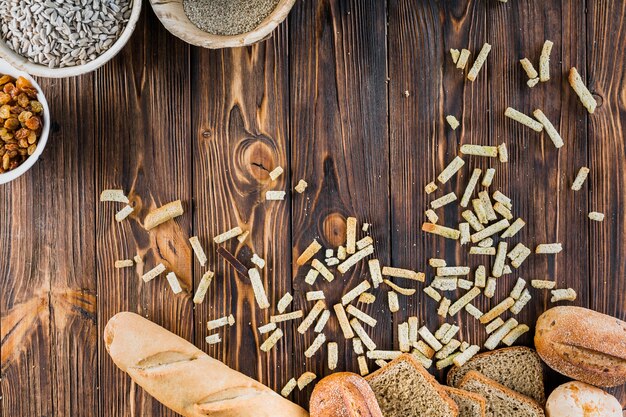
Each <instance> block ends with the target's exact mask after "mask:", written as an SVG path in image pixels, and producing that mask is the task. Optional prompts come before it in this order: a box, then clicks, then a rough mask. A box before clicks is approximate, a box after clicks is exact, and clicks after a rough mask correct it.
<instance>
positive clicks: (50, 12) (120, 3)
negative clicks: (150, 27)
mask: <svg viewBox="0 0 626 417" xmlns="http://www.w3.org/2000/svg"><path fill="white" fill-rule="evenodd" d="M140 13H141V0H2V1H0V57H2V58H4V59H5V60H6V61H7V62H8V63H9V64H11V65H12V66H14V67H16V68H18V69H20V70H22V71H25V72H27V73H29V74H31V75H34V76H40V77H49V78H62V77H73V76H76V75H80V74H85V73H87V72H91V71H93V70H95V69H96V68H98V67H100V66H102V65H104V64H105V63H106V62H107V61H109V60H110V59H111V58H113V57H114V56H115V55H116V54H117V53H118V52H119V51H120V50H121V49H122V48H123V47H124V45H125V44H126V43H127V42H128V40H129V39H130V36H131V35H132V33H133V31H134V30H135V26H136V24H137V21H138V20H139V15H140Z"/></svg>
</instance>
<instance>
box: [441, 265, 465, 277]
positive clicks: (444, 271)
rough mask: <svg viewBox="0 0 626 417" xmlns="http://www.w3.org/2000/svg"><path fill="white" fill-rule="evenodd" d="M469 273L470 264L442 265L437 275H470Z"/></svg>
mask: <svg viewBox="0 0 626 417" xmlns="http://www.w3.org/2000/svg"><path fill="white" fill-rule="evenodd" d="M469 273H470V268H469V266H442V267H440V268H437V276H439V277H450V276H459V275H468V274H469Z"/></svg>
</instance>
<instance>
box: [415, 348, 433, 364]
mask: <svg viewBox="0 0 626 417" xmlns="http://www.w3.org/2000/svg"><path fill="white" fill-rule="evenodd" d="M411 356H413V358H414V359H415V360H417V361H418V362H419V363H420V364H421V365H422V366H423V367H424V369H428V368H430V367H431V366H432V365H433V361H432V360H431V359H428V358H427V357H426V356H424V355H423V354H422V353H421V352H419V351H418V350H416V349H413V351H412V352H411Z"/></svg>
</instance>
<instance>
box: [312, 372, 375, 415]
mask: <svg viewBox="0 0 626 417" xmlns="http://www.w3.org/2000/svg"><path fill="white" fill-rule="evenodd" d="M309 409H310V411H311V417H383V413H382V412H381V411H380V407H379V406H378V401H376V395H375V394H374V391H372V388H370V386H369V384H368V383H367V381H366V380H365V379H363V378H362V377H360V376H359V375H357V374H353V373H351V372H338V373H335V374H332V375H329V376H327V377H326V378H324V379H322V380H321V381H320V382H318V383H317V385H316V386H315V389H314V390H313V393H312V394H311V401H310V406H309Z"/></svg>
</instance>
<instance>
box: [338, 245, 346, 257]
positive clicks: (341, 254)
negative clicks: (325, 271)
mask: <svg viewBox="0 0 626 417" xmlns="http://www.w3.org/2000/svg"><path fill="white" fill-rule="evenodd" d="M347 256H348V253H347V252H346V247H345V246H339V247H338V248H337V259H339V260H340V261H344V260H345V259H346V257H347Z"/></svg>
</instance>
